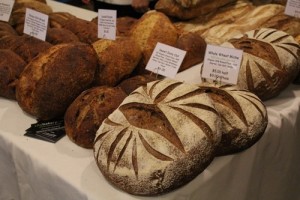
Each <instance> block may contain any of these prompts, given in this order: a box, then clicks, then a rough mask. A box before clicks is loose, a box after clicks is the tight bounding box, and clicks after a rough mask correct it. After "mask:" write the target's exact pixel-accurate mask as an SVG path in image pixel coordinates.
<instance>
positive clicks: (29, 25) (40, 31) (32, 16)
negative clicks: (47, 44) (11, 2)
mask: <svg viewBox="0 0 300 200" xmlns="http://www.w3.org/2000/svg"><path fill="white" fill-rule="evenodd" d="M48 18H49V16H48V15H45V14H43V13H40V12H38V11H35V10H32V9H29V8H26V14H25V22H24V31H23V32H24V33H26V34H28V35H30V36H33V37H35V38H38V39H40V40H43V41H45V39H46V34H47V27H48Z"/></svg>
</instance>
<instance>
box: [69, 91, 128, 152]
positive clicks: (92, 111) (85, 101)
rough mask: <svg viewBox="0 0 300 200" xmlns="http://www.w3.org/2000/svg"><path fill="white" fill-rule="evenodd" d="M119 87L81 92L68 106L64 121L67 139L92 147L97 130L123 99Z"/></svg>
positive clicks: (123, 95) (122, 93) (82, 145)
mask: <svg viewBox="0 0 300 200" xmlns="http://www.w3.org/2000/svg"><path fill="white" fill-rule="evenodd" d="M126 96H127V95H126V93H125V92H124V91H123V90H122V89H121V88H117V87H115V88H113V87H107V86H100V87H94V88H90V89H88V90H85V91H84V92H82V93H81V94H80V95H79V96H78V97H77V98H76V99H75V100H74V101H73V102H72V104H71V105H70V106H69V107H68V109H67V111H66V113H65V117H64V122H65V131H66V134H67V136H68V137H69V139H70V140H71V141H72V142H74V143H75V144H77V145H79V146H81V147H84V148H93V143H94V139H95V135H96V132H97V130H98V129H99V127H100V125H101V123H102V122H103V120H104V119H105V118H107V117H108V115H110V114H111V113H112V112H113V111H114V110H115V109H116V108H117V107H118V106H119V105H120V104H121V103H122V101H123V100H124V98H125V97H126Z"/></svg>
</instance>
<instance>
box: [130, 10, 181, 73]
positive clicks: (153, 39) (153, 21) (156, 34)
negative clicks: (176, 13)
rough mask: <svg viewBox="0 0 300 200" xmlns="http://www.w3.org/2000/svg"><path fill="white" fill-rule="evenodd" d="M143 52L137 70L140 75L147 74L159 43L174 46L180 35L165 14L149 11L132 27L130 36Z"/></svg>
mask: <svg viewBox="0 0 300 200" xmlns="http://www.w3.org/2000/svg"><path fill="white" fill-rule="evenodd" d="M130 35H131V36H132V37H133V38H134V39H135V40H136V41H137V43H138V45H139V46H140V48H141V50H142V59H141V62H140V63H139V66H138V68H137V72H136V73H138V74H142V73H145V72H146V71H145V67H146V65H147V63H148V61H149V59H150V57H151V55H152V52H153V50H154V48H155V47H156V44H157V43H158V42H160V43H163V44H167V45H170V46H174V45H175V44H176V41H177V38H178V33H177V30H176V28H175V27H174V25H173V24H172V22H171V21H170V19H169V18H168V17H167V16H166V15H164V14H163V13H160V12H156V11H149V12H147V13H145V14H144V15H143V16H142V17H141V18H140V19H139V20H138V21H137V23H136V24H135V25H134V26H133V27H132V29H131V34H130Z"/></svg>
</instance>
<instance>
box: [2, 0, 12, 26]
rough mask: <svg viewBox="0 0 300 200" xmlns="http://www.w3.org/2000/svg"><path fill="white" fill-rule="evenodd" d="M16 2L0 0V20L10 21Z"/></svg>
mask: <svg viewBox="0 0 300 200" xmlns="http://www.w3.org/2000/svg"><path fill="white" fill-rule="evenodd" d="M14 3H15V1H14V0H0V21H5V22H8V21H9V18H10V15H11V11H12V8H13V6H14Z"/></svg>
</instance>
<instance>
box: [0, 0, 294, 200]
mask: <svg viewBox="0 0 300 200" xmlns="http://www.w3.org/2000/svg"><path fill="white" fill-rule="evenodd" d="M49 4H50V5H51V6H53V8H54V10H55V11H67V12H71V13H74V12H75V14H76V15H77V16H79V17H81V18H83V19H87V20H90V19H92V18H93V17H95V16H96V13H93V12H88V11H83V10H81V9H79V8H75V7H71V6H65V5H63V4H59V3H56V2H51V1H49ZM176 78H177V79H179V80H184V81H186V82H190V83H197V82H198V81H199V66H195V67H193V68H191V69H189V70H187V71H185V72H183V73H180V74H179V75H178V76H177V77H176ZM265 104H266V106H267V110H268V115H269V124H268V127H267V129H266V132H265V134H264V135H263V137H262V138H261V139H260V140H259V141H258V142H257V143H256V144H255V145H254V146H252V147H251V148H249V149H247V150H246V151H244V152H241V153H239V154H234V155H229V156H224V157H218V158H215V159H214V160H213V162H212V163H211V164H210V165H209V166H208V168H207V169H205V170H204V171H203V172H202V173H201V174H200V175H199V176H197V177H196V178H195V179H194V180H193V181H191V182H190V183H189V184H187V185H185V186H183V187H182V188H180V189H178V190H176V191H173V192H171V193H168V194H166V195H162V196H158V197H139V196H132V195H129V194H126V193H124V192H122V191H119V190H118V189H116V188H114V187H113V186H112V185H110V184H109V183H108V182H107V181H106V180H105V179H104V177H103V176H102V174H101V173H100V171H99V170H98V168H97V166H96V163H95V161H94V158H93V152H92V150H87V149H83V148H81V147H78V146H77V145H75V144H74V143H72V142H71V141H70V140H69V139H68V138H67V137H64V138H62V139H61V140H60V141H58V142H57V143H55V144H53V143H48V142H44V141H41V140H37V139H33V138H29V137H26V136H24V133H25V130H26V129H27V128H29V127H30V125H31V124H32V123H35V122H36V120H35V119H34V118H32V117H31V116H28V115H27V114H26V113H24V112H23V111H22V110H21V109H20V107H19V106H18V104H17V102H15V101H11V100H7V99H4V98H1V97H0V200H11V199H14V200H120V199H122V200H123V199H128V200H135V199H142V200H143V199H146V200H148V199H149V200H150V199H151V200H152V199H161V200H169V199H170V200H171V199H172V200H190V199H193V200H200V199H201V200H227V199H228V200H254V199H255V200H299V199H300V112H299V107H300V86H297V85H290V86H289V87H288V88H287V89H286V90H285V91H283V92H282V93H281V95H280V96H278V97H277V98H275V99H273V100H269V101H267V102H265Z"/></svg>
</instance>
